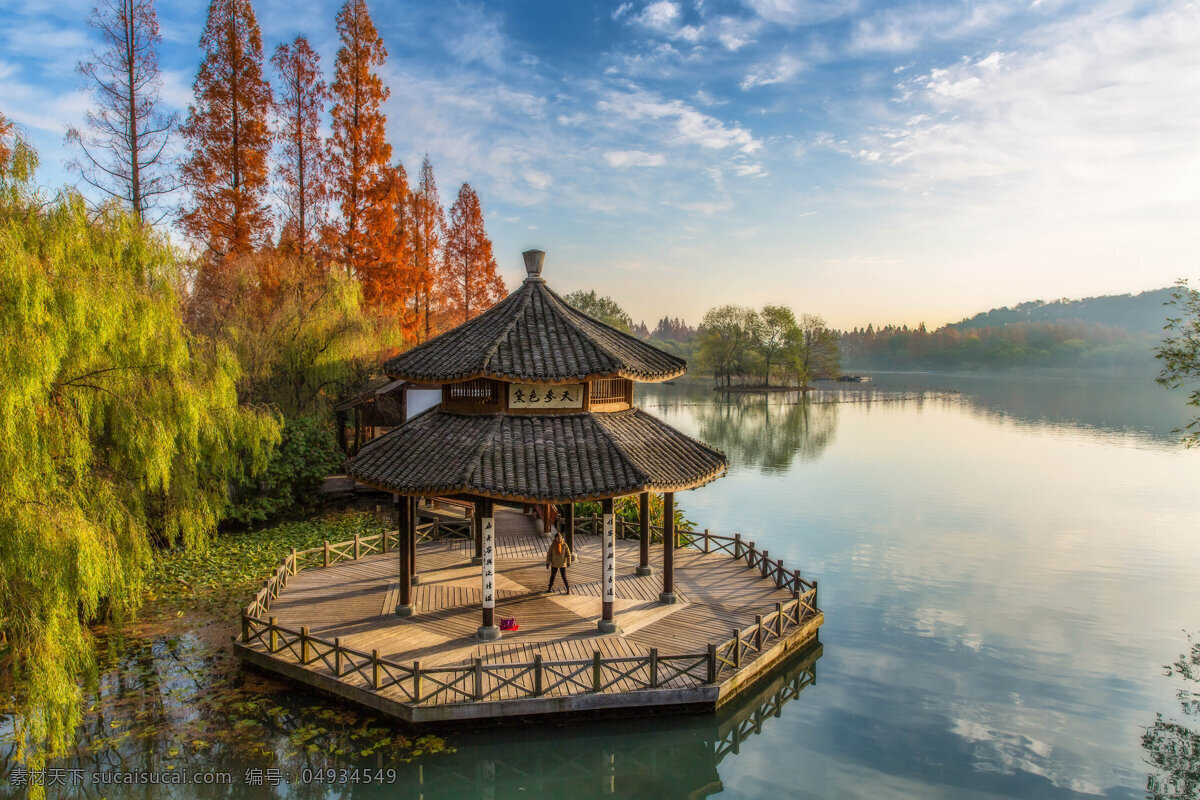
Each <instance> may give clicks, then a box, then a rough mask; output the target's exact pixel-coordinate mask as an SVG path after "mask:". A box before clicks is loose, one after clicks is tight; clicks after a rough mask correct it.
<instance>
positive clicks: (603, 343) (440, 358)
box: [384, 250, 687, 383]
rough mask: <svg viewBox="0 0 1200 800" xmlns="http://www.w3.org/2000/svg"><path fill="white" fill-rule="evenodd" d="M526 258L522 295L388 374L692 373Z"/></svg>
mask: <svg viewBox="0 0 1200 800" xmlns="http://www.w3.org/2000/svg"><path fill="white" fill-rule="evenodd" d="M524 255H525V269H526V271H527V272H528V273H529V277H527V278H526V279H525V281H524V283H522V284H521V287H520V288H519V289H517V290H516V291H515V292H513V293H512V294H510V295H509V296H508V297H506V298H504V299H503V300H501V301H500V302H499V303H497V304H496V305H494V306H492V307H491V308H489V309H488V310H487V311H485V312H483V313H482V314H480V315H479V316H478V317H475V319H472V320H468V321H467V322H464V323H463V324H462V325H459V326H458V327H457V328H454V329H452V330H449V331H447V332H446V333H443V334H442V335H441V336H438V337H436V338H433V339H430V340H429V341H428V342H425V343H424V344H421V345H418V346H417V347H414V348H413V349H412V350H409V351H408V352H406V353H401V354H400V355H398V356H396V357H395V358H393V359H391V360H390V361H388V362H387V363H386V364H384V371H385V372H387V374H388V375H390V376H391V377H393V378H405V379H407V380H412V381H427V382H431V383H455V382H457V381H464V380H470V379H472V378H498V379H501V380H509V381H540V382H555V381H578V380H586V379H589V378H603V377H612V376H620V377H623V378H631V379H633V380H638V381H665V380H669V379H671V378H676V377H679V376H680V375H682V374H683V373H684V372H685V371H686V370H687V362H686V361H684V360H683V359H682V358H678V357H676V356H673V355H671V354H670V353H667V352H664V351H662V350H659V349H658V348H657V347H653V346H651V345H649V344H647V343H645V342H643V341H642V340H641V339H638V338H637V337H635V336H631V335H630V334H628V333H623V332H622V331H619V330H617V329H616V328H613V327H612V326H610V325H606V324H604V323H603V322H600V321H599V320H597V319H593V318H592V317H589V316H588V315H587V314H584V313H583V312H582V311H580V310H579V309H577V308H574V307H573V306H570V305H568V304H567V302H566V301H565V300H563V299H562V298H561V297H559V296H558V295H557V294H555V293H554V292H552V291H550V288H549V287H548V286H547V285H546V282H545V280H543V279H542V277H541V268H542V258H543V256H545V253H543V252H542V251H540V250H529V251H526V252H525V254H524Z"/></svg>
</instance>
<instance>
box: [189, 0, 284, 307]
mask: <svg viewBox="0 0 1200 800" xmlns="http://www.w3.org/2000/svg"><path fill="white" fill-rule="evenodd" d="M200 48H201V50H202V51H203V52H204V59H203V61H201V62H200V70H199V72H198V73H197V74H196V82H195V83H194V84H193V87H192V88H193V92H194V93H195V103H194V104H193V105H191V106H189V107H188V116H187V121H186V122H185V123H184V125H183V127H182V129H181V133H182V134H183V137H184V139H185V140H186V141H187V145H188V156H187V159H186V160H185V161H184V162H183V167H182V173H181V176H182V178H183V180H184V182H185V184H186V185H187V186H188V187H189V188H190V189H191V198H190V201H189V202H187V203H186V204H185V205H184V206H183V209H182V215H181V221H182V223H183V227H184V230H186V231H187V232H188V233H189V234H190V235H191V236H192V237H193V238H195V239H196V240H197V241H199V242H200V243H201V244H202V245H203V246H204V247H205V249H206V254H205V255H206V256H207V258H205V262H206V263H205V264H202V265H201V273H200V276H199V281H198V283H200V284H203V283H204V282H205V279H206V278H209V277H219V275H207V276H206V275H205V272H206V270H207V271H210V272H212V271H215V272H217V273H219V271H220V269H221V262H222V261H223V260H224V259H226V258H228V257H231V256H244V255H248V254H250V253H253V252H254V251H255V250H256V249H257V248H258V247H259V246H261V245H262V244H264V243H265V242H266V240H267V239H268V238H269V237H270V233H271V212H270V209H269V208H268V207H267V203H266V192H267V179H268V166H267V164H268V162H267V159H268V155H269V154H270V150H271V132H270V129H269V128H268V126H267V119H268V116H269V115H270V113H271V107H272V101H271V87H270V85H269V84H268V83H267V81H266V79H265V78H264V77H263V51H262V36H261V35H260V33H259V30H258V22H257V21H256V20H255V18H254V9H253V8H252V7H251V6H250V2H249V0H212V2H211V3H210V4H209V6H208V20H207V21H206V22H205V25H204V32H203V33H202V34H201V36H200Z"/></svg>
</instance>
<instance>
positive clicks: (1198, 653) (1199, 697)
mask: <svg viewBox="0 0 1200 800" xmlns="http://www.w3.org/2000/svg"><path fill="white" fill-rule="evenodd" d="M1188 645H1189V646H1188V652H1187V653H1184V654H1182V655H1180V656H1179V659H1178V660H1177V661H1176V662H1175V663H1174V664H1170V665H1168V666H1166V667H1164V670H1165V671H1166V674H1167V677H1178V678H1181V679H1182V680H1185V681H1189V683H1188V684H1185V686H1184V687H1183V688H1181V689H1179V690H1178V691H1176V693H1175V696H1176V697H1177V698H1179V707H1180V709H1181V710H1182V711H1183V713H1184V714H1185V715H1186V716H1189V717H1195V716H1197V715H1200V691H1197V690H1196V689H1195V688H1193V685H1194V684H1196V683H1198V682H1200V642H1196V641H1194V640H1193V638H1192V636H1191V634H1189V635H1188ZM1142 747H1143V748H1144V749H1145V750H1146V753H1147V756H1148V758H1147V761H1148V762H1149V763H1150V764H1151V765H1152V766H1153V767H1154V768H1155V770H1156V771H1155V772H1151V773H1150V774H1149V775H1147V776H1146V793H1147V796H1149V797H1151V798H1154V800H1160V799H1161V800H1168V799H1170V800H1174V799H1175V798H1196V797H1200V733H1198V732H1197V731H1195V730H1193V729H1191V728H1189V727H1188V726H1186V725H1184V724H1182V723H1180V722H1177V721H1175V720H1170V719H1165V718H1164V717H1163V715H1162V714H1156V715H1155V717H1154V724H1153V725H1151V726H1150V727H1149V728H1147V729H1146V732H1145V734H1143V735H1142Z"/></svg>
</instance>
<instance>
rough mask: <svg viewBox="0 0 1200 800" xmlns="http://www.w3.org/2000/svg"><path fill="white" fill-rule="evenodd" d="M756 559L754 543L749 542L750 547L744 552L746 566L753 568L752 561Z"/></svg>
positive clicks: (756, 552)
mask: <svg viewBox="0 0 1200 800" xmlns="http://www.w3.org/2000/svg"><path fill="white" fill-rule="evenodd" d="M757 557H758V551H757V550H755V549H754V542H753V541H751V542H750V547H749V549H748V550H746V566H747V567H753V566H754V559H755V558H757Z"/></svg>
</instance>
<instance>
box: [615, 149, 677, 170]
mask: <svg viewBox="0 0 1200 800" xmlns="http://www.w3.org/2000/svg"><path fill="white" fill-rule="evenodd" d="M604 160H605V161H607V162H608V165H609V166H610V167H618V168H620V167H661V166H662V165H663V164H665V163H666V161H667V159H666V158H665V157H664V156H663V155H662V153H647V152H645V151H644V150H609V151H608V152H607V153H605V154H604Z"/></svg>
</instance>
